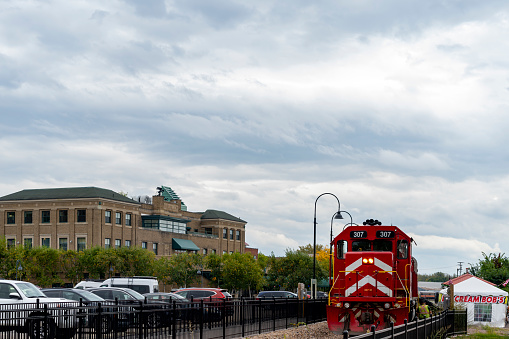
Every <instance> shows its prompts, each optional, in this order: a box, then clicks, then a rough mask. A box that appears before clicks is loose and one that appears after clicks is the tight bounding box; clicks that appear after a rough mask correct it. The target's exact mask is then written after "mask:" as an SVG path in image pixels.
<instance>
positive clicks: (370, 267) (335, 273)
mask: <svg viewBox="0 0 509 339" xmlns="http://www.w3.org/2000/svg"><path fill="white" fill-rule="evenodd" d="M411 245H412V239H411V238H410V237H409V236H407V235H406V234H405V233H404V232H402V231H401V230H400V229H399V228H398V227H396V226H382V225H381V223H380V222H378V221H376V222H375V221H373V220H368V221H367V222H365V223H364V225H363V226H349V227H347V228H345V229H344V230H343V231H342V232H341V233H340V234H339V235H338V236H336V237H335V238H334V240H333V242H332V243H331V246H332V247H333V248H334V252H333V257H332V258H331V264H332V265H331V271H332V272H331V275H330V277H331V278H330V286H331V289H330V291H329V295H330V297H329V304H328V306H327V322H328V324H329V329H330V330H331V331H333V332H335V333H338V334H341V333H342V332H343V331H344V330H348V331H350V333H351V334H360V333H365V332H366V331H367V330H369V329H370V328H371V326H375V327H376V328H377V329H381V328H386V327H388V326H389V325H390V323H391V322H392V323H394V324H395V325H399V324H402V323H404V320H405V319H407V320H408V321H411V320H413V317H415V304H416V302H415V300H416V298H417V296H418V293H417V263H416V261H415V259H414V258H412V256H411Z"/></svg>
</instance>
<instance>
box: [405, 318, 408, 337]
mask: <svg viewBox="0 0 509 339" xmlns="http://www.w3.org/2000/svg"><path fill="white" fill-rule="evenodd" d="M405 339H408V320H407V319H405Z"/></svg>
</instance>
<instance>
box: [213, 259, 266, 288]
mask: <svg viewBox="0 0 509 339" xmlns="http://www.w3.org/2000/svg"><path fill="white" fill-rule="evenodd" d="M221 259H222V277H223V282H222V283H221V287H223V288H226V289H228V290H230V291H233V290H236V291H242V290H247V291H251V290H252V289H255V290H258V289H259V288H261V286H262V284H263V272H262V270H261V268H260V266H258V264H257V263H256V261H255V259H254V258H253V256H252V255H251V254H249V253H244V254H241V253H238V252H235V253H233V254H223V257H222V258H221Z"/></svg>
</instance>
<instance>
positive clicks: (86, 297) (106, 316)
mask: <svg viewBox="0 0 509 339" xmlns="http://www.w3.org/2000/svg"><path fill="white" fill-rule="evenodd" d="M41 291H42V292H43V293H44V294H45V295H47V296H48V297H51V298H65V299H69V300H75V301H76V302H79V303H80V311H82V312H81V314H82V316H80V315H79V314H78V317H79V319H80V326H81V327H88V328H93V329H97V326H101V328H102V333H109V332H111V331H113V330H117V331H122V330H125V329H126V328H127V327H128V325H129V323H128V320H127V317H125V316H122V312H119V310H118V308H117V307H115V306H114V305H113V303H111V302H108V301H106V300H104V299H103V298H101V297H100V296H98V295H96V294H94V293H90V292H89V291H86V290H82V289H78V288H43V289H41ZM99 305H100V306H101V315H102V317H101V318H102V319H101V324H100V325H99V323H98V321H99V317H98V314H99V313H98V312H99ZM83 313H86V314H87V315H86V316H85V315H83Z"/></svg>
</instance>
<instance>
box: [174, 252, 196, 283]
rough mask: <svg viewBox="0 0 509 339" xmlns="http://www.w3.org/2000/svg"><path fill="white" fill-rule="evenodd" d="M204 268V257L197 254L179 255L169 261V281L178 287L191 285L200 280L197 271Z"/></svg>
mask: <svg viewBox="0 0 509 339" xmlns="http://www.w3.org/2000/svg"><path fill="white" fill-rule="evenodd" d="M201 266H202V256H201V255H200V254H197V253H178V254H176V255H172V256H171V257H170V260H169V267H168V276H169V281H171V282H172V283H175V284H176V285H177V286H178V287H186V286H188V285H191V284H192V283H194V282H195V281H197V279H198V275H197V271H198V269H199V268H200V267H201Z"/></svg>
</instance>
